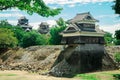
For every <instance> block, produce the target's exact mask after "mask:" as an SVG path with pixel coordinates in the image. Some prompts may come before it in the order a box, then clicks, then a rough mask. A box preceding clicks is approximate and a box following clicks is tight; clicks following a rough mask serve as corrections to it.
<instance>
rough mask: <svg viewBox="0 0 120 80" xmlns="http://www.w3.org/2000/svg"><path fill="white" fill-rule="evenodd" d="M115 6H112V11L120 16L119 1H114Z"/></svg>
mask: <svg viewBox="0 0 120 80" xmlns="http://www.w3.org/2000/svg"><path fill="white" fill-rule="evenodd" d="M114 2H115V5H114V6H113V9H114V10H115V13H116V14H119V15H120V0H115V1H114Z"/></svg>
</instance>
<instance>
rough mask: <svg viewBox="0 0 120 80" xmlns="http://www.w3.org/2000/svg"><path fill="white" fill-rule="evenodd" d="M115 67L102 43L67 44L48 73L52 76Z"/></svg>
mask: <svg viewBox="0 0 120 80" xmlns="http://www.w3.org/2000/svg"><path fill="white" fill-rule="evenodd" d="M111 69H112V70H113V69H117V66H116V64H115V62H114V60H113V59H112V58H111V57H110V56H109V54H108V53H107V51H106V49H105V48H104V45H100V44H83V45H77V46H76V45H75V46H68V47H66V48H65V49H64V51H62V52H61V53H60V55H59V56H58V59H57V60H56V62H55V64H54V66H53V67H52V69H51V71H50V73H51V74H52V75H54V76H64V75H66V74H68V75H69V74H76V73H85V72H92V71H98V70H99V71H100V70H111Z"/></svg>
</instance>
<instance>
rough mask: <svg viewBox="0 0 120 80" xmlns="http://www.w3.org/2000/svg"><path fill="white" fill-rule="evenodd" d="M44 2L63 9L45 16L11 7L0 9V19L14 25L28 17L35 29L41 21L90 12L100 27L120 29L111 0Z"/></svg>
mask: <svg viewBox="0 0 120 80" xmlns="http://www.w3.org/2000/svg"><path fill="white" fill-rule="evenodd" d="M44 2H45V3H46V4H47V5H48V6H49V7H50V8H63V10H62V11H61V13H60V14H59V15H57V16H54V17H48V18H46V17H41V16H40V15H38V14H36V13H34V14H33V15H29V14H27V12H25V11H20V10H18V9H17V8H12V9H8V10H4V11H0V20H5V19H7V20H8V22H9V23H11V24H13V25H16V24H17V21H18V19H19V18H20V17H22V16H25V17H26V18H27V19H29V24H30V25H31V26H33V28H34V29H37V28H38V25H39V24H40V23H41V22H48V24H50V25H55V24H56V23H55V20H57V19H59V18H60V17H62V18H63V19H64V20H69V19H72V18H73V17H75V15H76V14H78V13H84V12H90V13H91V15H92V16H93V17H94V18H95V19H97V20H99V23H97V24H98V25H99V27H100V29H103V30H104V31H108V32H111V33H113V34H114V31H115V30H118V29H120V17H119V15H117V14H115V12H114V10H112V5H114V3H113V0H44Z"/></svg>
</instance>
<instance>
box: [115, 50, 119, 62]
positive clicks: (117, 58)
mask: <svg viewBox="0 0 120 80" xmlns="http://www.w3.org/2000/svg"><path fill="white" fill-rule="evenodd" d="M114 58H115V61H116V62H120V52H117V53H116V54H115V55H114Z"/></svg>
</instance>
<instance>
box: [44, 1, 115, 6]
mask: <svg viewBox="0 0 120 80" xmlns="http://www.w3.org/2000/svg"><path fill="white" fill-rule="evenodd" d="M111 1H113V0H44V2H45V3H46V4H62V5H64V4H76V3H89V2H92V3H96V2H111Z"/></svg>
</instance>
